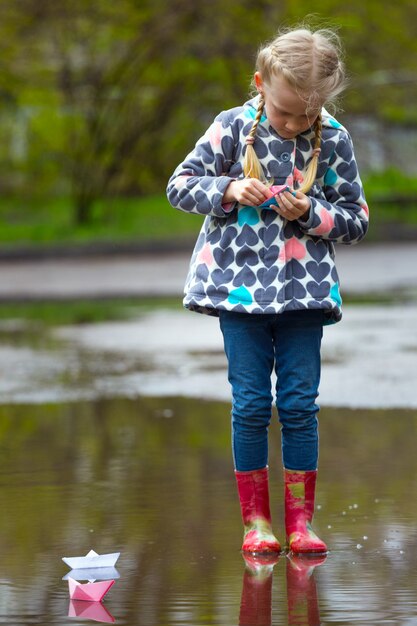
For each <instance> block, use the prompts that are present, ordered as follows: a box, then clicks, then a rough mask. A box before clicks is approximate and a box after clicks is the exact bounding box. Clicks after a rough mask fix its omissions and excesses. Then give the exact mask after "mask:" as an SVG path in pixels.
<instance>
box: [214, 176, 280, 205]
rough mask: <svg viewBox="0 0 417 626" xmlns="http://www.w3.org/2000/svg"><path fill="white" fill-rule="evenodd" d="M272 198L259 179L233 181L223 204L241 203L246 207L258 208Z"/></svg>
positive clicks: (225, 194)
mask: <svg viewBox="0 0 417 626" xmlns="http://www.w3.org/2000/svg"><path fill="white" fill-rule="evenodd" d="M269 197H270V194H269V193H268V187H267V186H266V185H264V184H263V183H261V181H260V180H258V179H257V178H242V179H241V180H232V182H231V183H230V185H229V186H228V187H227V189H226V191H225V193H224V195H223V204H226V203H228V202H239V204H243V205H245V206H258V204H262V202H264V201H265V200H267V199H268V198H269Z"/></svg>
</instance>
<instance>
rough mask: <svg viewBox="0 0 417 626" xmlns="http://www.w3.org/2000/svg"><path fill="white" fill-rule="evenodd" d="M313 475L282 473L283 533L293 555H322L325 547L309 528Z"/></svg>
mask: <svg viewBox="0 0 417 626" xmlns="http://www.w3.org/2000/svg"><path fill="white" fill-rule="evenodd" d="M316 477H317V471H315V470H313V471H308V472H302V471H295V470H284V483H285V530H286V534H287V541H288V547H289V549H290V551H291V552H292V553H293V554H307V553H313V554H325V553H326V552H327V546H326V544H325V543H324V541H322V540H321V539H319V537H317V535H316V534H315V532H314V531H313V529H312V527H311V523H312V520H313V514H314V496H315V490H316Z"/></svg>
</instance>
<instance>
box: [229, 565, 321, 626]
mask: <svg viewBox="0 0 417 626" xmlns="http://www.w3.org/2000/svg"><path fill="white" fill-rule="evenodd" d="M243 558H244V560H245V566H246V567H245V572H244V574H243V585H242V599H241V603H240V614H239V626H271V623H272V578H273V569H274V566H275V565H276V563H277V562H278V560H279V558H280V557H279V556H278V555H275V556H272V555H271V556H263V555H262V556H261V555H259V556H255V555H249V554H244V555H243ZM285 560H286V578H287V606H288V624H289V626H319V625H320V612H319V604H318V598H317V588H316V582H315V580H314V570H315V568H316V567H317V566H319V565H321V564H322V563H324V561H325V560H326V556H320V557H318V556H317V557H312V556H308V557H307V556H304V557H302V556H289V557H287V558H286V559H285Z"/></svg>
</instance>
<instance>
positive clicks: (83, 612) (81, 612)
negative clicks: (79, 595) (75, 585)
mask: <svg viewBox="0 0 417 626" xmlns="http://www.w3.org/2000/svg"><path fill="white" fill-rule="evenodd" d="M68 617H81V618H83V619H91V620H93V621H94V622H103V623H106V624H113V623H114V622H115V619H114V617H113V615H112V614H111V613H110V611H109V610H108V609H107V608H106V607H105V606H104V604H101V602H82V601H81V600H70V603H69V607H68Z"/></svg>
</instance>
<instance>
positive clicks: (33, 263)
mask: <svg viewBox="0 0 417 626" xmlns="http://www.w3.org/2000/svg"><path fill="white" fill-rule="evenodd" d="M191 251H192V250H191V247H190V250H189V251H187V252H184V251H181V252H175V251H172V252H166V251H164V252H161V253H160V254H158V253H157V252H156V251H153V253H152V254H150V253H142V254H112V255H105V256H104V255H102V256H100V255H98V256H93V257H92V256H87V257H77V258H40V259H33V258H28V259H18V260H17V259H16V260H2V261H1V262H0V277H1V278H0V300H2V301H26V300H27V301H31V300H71V299H84V298H86V299H93V298H94V299H100V298H118V297H160V296H174V297H176V296H181V294H182V289H183V284H184V281H185V277H186V274H187V268H188V262H189V258H190V254H191ZM337 264H338V269H339V275H340V278H341V284H342V292H344V293H347V294H353V295H355V294H357V295H361V296H366V295H367V294H369V295H372V294H386V295H387V296H390V295H392V296H393V297H395V295H396V294H397V293H406V294H409V293H411V294H414V295H416V293H417V243H414V242H403V243H398V242H396V243H392V244H387V243H384V244H366V243H361V244H359V245H355V246H338V247H337Z"/></svg>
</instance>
